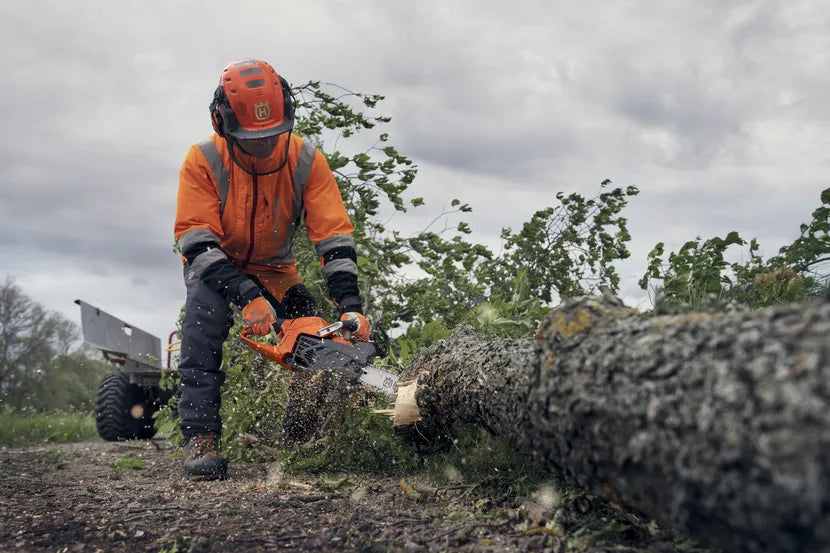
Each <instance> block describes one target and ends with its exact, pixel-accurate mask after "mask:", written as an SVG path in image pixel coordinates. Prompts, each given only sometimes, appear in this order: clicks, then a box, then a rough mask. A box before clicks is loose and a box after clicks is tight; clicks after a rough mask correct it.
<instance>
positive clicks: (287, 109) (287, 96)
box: [280, 76, 294, 121]
mask: <svg viewBox="0 0 830 553" xmlns="http://www.w3.org/2000/svg"><path fill="white" fill-rule="evenodd" d="M280 84H281V85H282V102H283V114H284V116H285V119H286V121H287V120H289V119H290V120H291V121H293V120H294V96H293V95H292V94H291V86H290V85H289V84H288V81H286V80H285V79H283V78H282V76H280Z"/></svg>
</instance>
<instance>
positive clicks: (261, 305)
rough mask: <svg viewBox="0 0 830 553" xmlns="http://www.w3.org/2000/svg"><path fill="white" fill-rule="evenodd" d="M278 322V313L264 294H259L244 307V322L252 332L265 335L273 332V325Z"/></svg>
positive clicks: (246, 327)
mask: <svg viewBox="0 0 830 553" xmlns="http://www.w3.org/2000/svg"><path fill="white" fill-rule="evenodd" d="M276 322H277V313H276V312H275V311H274V308H273V307H271V304H270V303H268V300H266V299H265V298H264V297H262V296H257V297H255V298H254V299H252V300H251V301H249V302H248V303H247V304H245V307H243V308H242V324H243V325H245V329H246V330H250V331H251V333H252V334H257V335H259V336H265V335H267V334H269V333H270V332H271V325H272V324H274V323H276Z"/></svg>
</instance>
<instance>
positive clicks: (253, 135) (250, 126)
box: [210, 58, 294, 140]
mask: <svg viewBox="0 0 830 553" xmlns="http://www.w3.org/2000/svg"><path fill="white" fill-rule="evenodd" d="M210 119H211V122H212V123H213V130H215V131H216V132H217V134H219V136H222V137H224V138H233V139H236V140H251V139H257V138H268V137H271V136H277V135H280V134H282V133H285V132H288V131H290V130H292V129H293V128H294V104H293V103H292V101H291V87H290V86H288V82H286V80H285V79H283V78H282V77H280V76H279V75H277V72H276V71H274V68H273V67H271V66H270V65H269V64H267V63H265V62H264V61H262V60H257V59H253V58H250V59H242V60H237V61H235V62H233V63H231V64H229V65H228V66H227V67H225V69H223V70H222V75H221V76H220V77H219V86H218V87H216V92H214V94H213V101H212V102H211V103H210Z"/></svg>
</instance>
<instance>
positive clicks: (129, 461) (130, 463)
mask: <svg viewBox="0 0 830 553" xmlns="http://www.w3.org/2000/svg"><path fill="white" fill-rule="evenodd" d="M110 466H111V467H112V468H114V469H132V470H141V469H143V468H144V461H143V460H142V459H139V458H138V457H134V456H132V455H127V456H126V457H124V458H122V459H119V460H118V461H116V462H114V463H112V464H111V465H110Z"/></svg>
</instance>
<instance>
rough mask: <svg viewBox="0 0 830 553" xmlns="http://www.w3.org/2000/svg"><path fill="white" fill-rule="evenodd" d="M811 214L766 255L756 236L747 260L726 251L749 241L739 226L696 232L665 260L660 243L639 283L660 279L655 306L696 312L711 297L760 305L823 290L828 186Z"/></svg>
mask: <svg viewBox="0 0 830 553" xmlns="http://www.w3.org/2000/svg"><path fill="white" fill-rule="evenodd" d="M812 216H813V220H812V221H811V222H810V223H809V224H806V223H805V224H802V225H801V227H800V235H799V237H798V238H796V239H795V241H794V242H793V243H792V244H790V245H787V246H783V247H781V248H780V249H779V251H778V255H775V256H772V257H770V258H769V259H766V260H765V259H763V257H762V256H760V255H759V254H758V250H759V248H760V247H759V244H758V241H757V240H756V239H754V238H753V239H752V240H750V242H749V250H748V259H747V260H746V261H744V262H729V261H728V260H727V258H726V257H727V256H726V252H727V250H728V249H729V248H730V247H732V246H745V245H746V244H747V242H746V240H744V239H743V238H741V236H740V235H739V234H738V232H737V231H732V232H730V233H728V234H727V235H726V236H725V237H723V238H721V237H717V236H716V237H713V238H710V239H708V240H702V239H701V238H700V237H699V236H698V237H697V238H696V239H695V240H691V241H689V242H686V243H685V244H684V245H683V246H682V247H681V248H680V250H678V251H677V252H672V253H670V254H669V256H668V258H667V259H665V260H664V249H665V244H664V243H662V242H660V243H658V244H657V245H656V246H655V247H654V248H653V249H652V250H651V252H649V255H648V262H649V263H648V268H647V270H646V273H645V274H644V275H643V277H642V278H641V279H640V281H639V284H640V287H641V288H642V289H644V290H646V289H648V287H649V285H650V283H651V281H657V282H658V283H660V284H659V285H658V292H659V294H658V301H657V302H656V303H657V304H658V305H657V307H658V309H659V310H668V311H677V310H681V311H696V310H699V309H701V307H703V306H704V305H705V302H706V301H708V300H709V299H714V300H716V301H718V302H721V303H722V302H723V301H727V302H733V303H736V304H739V305H744V306H748V307H750V308H758V307H766V306H769V305H775V304H778V303H785V302H792V301H803V300H806V299H807V298H808V297H810V296H815V295H819V294H821V293H823V290H824V289H825V288H826V286H827V274H826V273H825V274H821V273H820V272H819V269H820V268H821V267H822V266H824V265H823V264H825V263H826V262H828V261H830V234H828V231H830V188H827V189H825V190H824V191H823V192H822V193H821V206H820V207H819V208H817V209H816V210H814V211H813V213H812Z"/></svg>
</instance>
